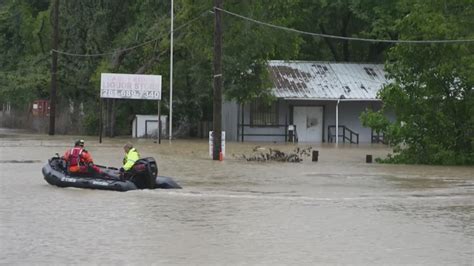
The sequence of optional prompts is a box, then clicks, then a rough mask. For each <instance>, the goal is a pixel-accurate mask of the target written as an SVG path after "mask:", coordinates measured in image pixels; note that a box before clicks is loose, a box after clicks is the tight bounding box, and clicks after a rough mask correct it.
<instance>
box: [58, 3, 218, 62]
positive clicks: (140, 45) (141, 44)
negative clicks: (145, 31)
mask: <svg viewBox="0 0 474 266" xmlns="http://www.w3.org/2000/svg"><path fill="white" fill-rule="evenodd" d="M211 13H212V11H210V10H208V9H207V10H205V11H203V12H201V13H200V14H199V15H198V16H196V17H194V18H193V19H191V20H190V21H188V22H186V23H184V24H183V25H181V26H179V27H176V28H175V29H174V30H173V31H171V30H170V31H168V32H167V33H166V35H168V34H171V33H172V32H177V31H179V30H181V29H182V28H184V27H186V26H188V25H189V24H191V23H193V22H194V21H196V20H198V19H200V18H202V17H204V15H208V14H211ZM163 35H165V33H162V34H159V36H158V37H156V38H154V39H152V40H148V41H145V42H142V43H140V44H137V45H134V46H131V47H127V48H122V49H116V51H115V52H108V53H97V54H76V53H69V52H64V51H60V50H56V49H51V53H58V54H62V55H67V56H77V57H99V56H107V55H114V54H116V53H117V51H120V52H126V51H130V50H134V49H137V48H139V47H142V46H145V45H147V44H149V43H152V42H155V41H158V40H159V39H161V38H162V37H163Z"/></svg>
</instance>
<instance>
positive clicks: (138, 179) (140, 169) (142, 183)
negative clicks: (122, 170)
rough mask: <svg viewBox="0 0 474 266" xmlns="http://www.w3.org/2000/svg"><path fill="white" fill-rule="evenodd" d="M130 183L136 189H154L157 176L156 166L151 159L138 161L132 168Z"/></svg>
mask: <svg viewBox="0 0 474 266" xmlns="http://www.w3.org/2000/svg"><path fill="white" fill-rule="evenodd" d="M131 174H132V178H131V180H132V182H133V183H135V185H136V186H137V187H138V188H142V189H143V188H149V189H153V188H155V180H156V177H157V176H158V165H157V164H156V161H155V159H154V158H152V157H147V158H142V159H139V160H138V161H137V162H136V163H135V165H134V166H133V168H132V172H131Z"/></svg>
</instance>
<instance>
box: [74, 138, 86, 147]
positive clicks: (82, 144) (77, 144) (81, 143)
mask: <svg viewBox="0 0 474 266" xmlns="http://www.w3.org/2000/svg"><path fill="white" fill-rule="evenodd" d="M74 146H81V147H84V140H83V139H80V140H76V142H75V143H74Z"/></svg>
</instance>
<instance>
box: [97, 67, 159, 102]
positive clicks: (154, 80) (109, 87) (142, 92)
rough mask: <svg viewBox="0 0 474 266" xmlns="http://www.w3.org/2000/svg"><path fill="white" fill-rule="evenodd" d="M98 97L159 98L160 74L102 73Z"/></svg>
mask: <svg viewBox="0 0 474 266" xmlns="http://www.w3.org/2000/svg"><path fill="white" fill-rule="evenodd" d="M100 98H114V99H138V100H161V75H134V74H115V73H114V74H112V73H102V75H101V78H100Z"/></svg>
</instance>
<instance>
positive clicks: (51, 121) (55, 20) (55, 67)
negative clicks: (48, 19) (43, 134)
mask: <svg viewBox="0 0 474 266" xmlns="http://www.w3.org/2000/svg"><path fill="white" fill-rule="evenodd" d="M53 5H54V6H53V40H52V49H53V50H54V51H52V54H51V56H52V63H51V93H50V96H49V97H50V98H49V102H50V105H49V108H50V109H49V135H51V136H52V135H54V131H55V130H54V129H55V121H56V87H57V75H58V73H57V72H58V53H57V52H56V51H57V50H58V46H59V0H54V2H53Z"/></svg>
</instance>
